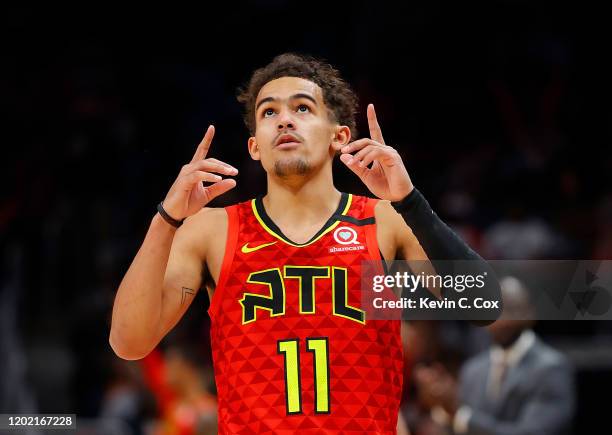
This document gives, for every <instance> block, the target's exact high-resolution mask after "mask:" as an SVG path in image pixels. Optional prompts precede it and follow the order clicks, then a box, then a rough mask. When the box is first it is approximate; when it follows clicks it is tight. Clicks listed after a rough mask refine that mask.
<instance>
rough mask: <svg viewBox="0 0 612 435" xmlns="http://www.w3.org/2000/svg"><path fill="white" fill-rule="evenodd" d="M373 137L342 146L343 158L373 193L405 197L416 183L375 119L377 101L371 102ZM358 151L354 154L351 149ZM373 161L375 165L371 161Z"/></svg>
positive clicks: (385, 196)
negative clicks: (386, 140) (374, 103)
mask: <svg viewBox="0 0 612 435" xmlns="http://www.w3.org/2000/svg"><path fill="white" fill-rule="evenodd" d="M368 126H369V127H370V137H371V138H370V139H367V138H364V139H358V140H356V141H354V142H351V143H350V144H348V145H345V146H344V147H342V148H341V151H342V154H341V155H340V160H342V163H344V164H345V165H346V166H348V168H349V169H350V170H351V171H353V172H354V173H355V174H357V176H358V177H359V178H361V181H363V183H364V184H365V185H366V186H367V187H368V189H370V192H372V193H373V194H374V195H376V196H377V197H379V198H381V199H388V200H389V201H399V200H402V199H404V198H405V197H406V196H408V194H409V193H410V192H412V189H414V186H413V185H412V181H411V180H410V176H409V175H408V171H406V167H405V166H404V162H402V158H401V157H400V155H399V153H398V152H397V151H396V150H395V149H393V148H392V147H390V146H388V145H385V141H384V139H383V136H382V131H381V130H380V126H379V125H378V121H377V120H376V112H375V111H374V105H373V104H369V105H368ZM356 151H357V153H356V154H354V155H351V154H349V153H354V152H356ZM370 163H372V167H371V168H368V165H369V164H370Z"/></svg>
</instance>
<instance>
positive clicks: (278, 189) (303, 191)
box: [263, 162, 340, 227]
mask: <svg viewBox="0 0 612 435" xmlns="http://www.w3.org/2000/svg"><path fill="white" fill-rule="evenodd" d="M330 166H331V162H330ZM339 201H340V192H339V191H338V190H337V189H336V188H335V187H334V183H333V177H332V171H331V167H329V168H325V167H324V168H321V170H319V171H316V172H315V173H309V174H305V175H301V176H292V177H283V178H279V177H276V176H273V175H270V174H269V175H268V193H267V194H266V196H264V198H263V204H264V207H265V208H266V213H267V214H268V215H269V216H270V218H272V220H274V221H275V222H276V223H277V224H279V225H281V224H283V223H285V222H287V223H290V224H291V226H293V227H295V226H299V225H300V224H308V223H315V222H317V221H320V220H321V219H322V218H324V219H327V218H329V216H330V215H331V214H332V213H333V212H334V211H335V210H336V208H337V207H338V202H339Z"/></svg>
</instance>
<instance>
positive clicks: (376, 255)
mask: <svg viewBox="0 0 612 435" xmlns="http://www.w3.org/2000/svg"><path fill="white" fill-rule="evenodd" d="M376 204H378V199H374V198H368V199H367V202H366V204H365V207H364V209H363V216H362V219H368V218H375V217H376V213H375V211H374V209H375V207H376ZM376 225H377V223H376V222H374V225H366V226H365V234H366V243H367V245H368V254H369V256H370V259H371V260H372V261H377V262H379V263H380V264H381V266H382V268H385V266H386V264H385V265H384V266H383V262H384V261H385V260H384V258H383V257H382V255H381V253H380V249H379V247H378V239H377V237H376Z"/></svg>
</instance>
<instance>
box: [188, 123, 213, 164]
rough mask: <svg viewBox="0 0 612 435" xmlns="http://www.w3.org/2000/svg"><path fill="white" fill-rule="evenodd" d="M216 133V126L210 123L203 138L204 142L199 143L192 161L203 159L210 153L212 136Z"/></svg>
mask: <svg viewBox="0 0 612 435" xmlns="http://www.w3.org/2000/svg"><path fill="white" fill-rule="evenodd" d="M214 135H215V127H214V125H209V126H208V129H207V130H206V134H205V135H204V138H203V139H202V142H200V144H199V145H198V148H197V149H196V152H195V154H194V155H193V159H191V163H193V162H197V161H198V160H202V159H203V158H205V157H206V154H208V149H209V148H210V144H211V142H212V138H213V136H214Z"/></svg>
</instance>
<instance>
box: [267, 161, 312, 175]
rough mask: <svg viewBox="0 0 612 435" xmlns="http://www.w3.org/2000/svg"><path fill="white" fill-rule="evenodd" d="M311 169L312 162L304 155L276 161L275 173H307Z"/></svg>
mask: <svg viewBox="0 0 612 435" xmlns="http://www.w3.org/2000/svg"><path fill="white" fill-rule="evenodd" d="M310 170H311V165H310V162H308V160H306V159H305V158H303V157H294V158H288V159H279V160H277V161H275V162H274V174H276V176H278V177H288V176H291V175H306V174H308V173H309V172H310Z"/></svg>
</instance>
